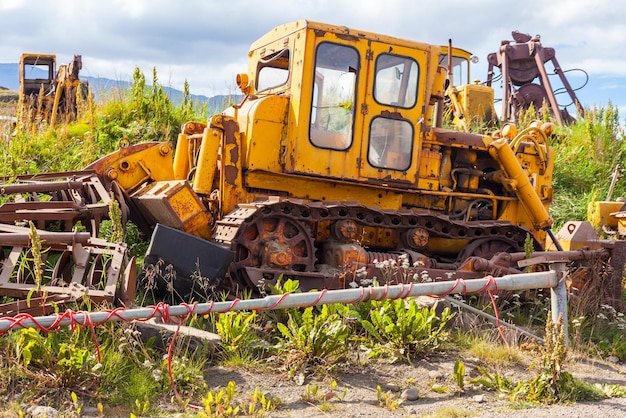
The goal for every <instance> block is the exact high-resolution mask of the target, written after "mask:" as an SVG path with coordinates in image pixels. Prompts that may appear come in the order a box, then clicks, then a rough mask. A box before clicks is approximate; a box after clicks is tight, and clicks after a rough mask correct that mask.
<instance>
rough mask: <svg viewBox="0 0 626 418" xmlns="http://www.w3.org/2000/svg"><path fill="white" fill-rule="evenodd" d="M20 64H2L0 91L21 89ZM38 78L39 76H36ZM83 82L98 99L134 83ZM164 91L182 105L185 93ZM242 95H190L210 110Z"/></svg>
mask: <svg viewBox="0 0 626 418" xmlns="http://www.w3.org/2000/svg"><path fill="white" fill-rule="evenodd" d="M18 69H19V64H18V63H0V89H2V88H6V89H8V90H15V91H17V90H18V89H19V71H18ZM34 77H37V74H35V75H34ZM39 77H40V78H46V77H47V74H46V73H45V72H44V71H41V75H40V76H39ZM79 77H80V79H81V80H85V81H88V82H89V85H90V86H91V90H92V92H93V93H94V95H95V97H96V99H98V98H99V97H103V95H104V94H105V93H106V92H108V91H112V90H115V89H119V90H127V89H130V88H131V87H132V84H133V83H132V82H130V81H123V80H113V79H110V78H105V77H91V76H83V75H80V76H79ZM163 90H164V91H165V93H166V94H167V95H168V97H169V98H170V100H171V101H172V102H174V103H180V102H181V101H182V99H183V92H182V91H181V90H178V89H175V88H173V87H166V86H163ZM240 98H241V95H216V96H211V97H208V96H204V95H201V94H190V99H191V100H192V101H193V102H195V103H199V104H201V105H203V104H205V103H206V104H208V106H209V108H211V109H215V108H220V109H221V108H223V107H224V104H225V103H228V101H229V100H233V101H238V100H239V99H240Z"/></svg>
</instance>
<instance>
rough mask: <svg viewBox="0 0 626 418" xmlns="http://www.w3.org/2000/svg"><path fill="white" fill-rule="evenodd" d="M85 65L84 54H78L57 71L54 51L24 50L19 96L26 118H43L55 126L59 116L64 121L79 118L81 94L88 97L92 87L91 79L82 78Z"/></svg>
mask: <svg viewBox="0 0 626 418" xmlns="http://www.w3.org/2000/svg"><path fill="white" fill-rule="evenodd" d="M81 68H82V57H81V56H80V55H74V57H73V58H72V60H71V61H70V62H69V63H68V64H64V65H60V66H59V69H58V71H57V70H56V55H54V54H30V53H24V54H22V56H21V57H20V63H19V82H20V88H19V96H18V97H19V101H20V103H21V105H20V115H21V118H22V120H36V119H42V120H46V121H48V122H49V124H50V126H54V125H55V124H56V121H57V119H58V118H61V119H63V120H64V121H71V120H73V119H74V118H76V112H77V104H76V100H77V97H78V96H79V95H81V97H83V98H85V97H86V96H87V90H88V89H89V86H88V83H87V82H86V81H84V80H80V79H79V72H80V70H81ZM42 75H43V77H40V76H42Z"/></svg>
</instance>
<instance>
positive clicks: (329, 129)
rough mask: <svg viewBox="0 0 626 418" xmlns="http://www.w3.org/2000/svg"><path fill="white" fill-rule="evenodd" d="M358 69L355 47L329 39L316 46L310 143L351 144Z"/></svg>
mask: <svg viewBox="0 0 626 418" xmlns="http://www.w3.org/2000/svg"><path fill="white" fill-rule="evenodd" d="M358 69H359V54H358V52H357V51H356V49H354V48H352V47H350V46H346V45H339V44H334V43H331V42H323V43H321V44H320V45H319V46H318V47H317V50H316V54H315V76H314V79H313V99H312V103H311V115H310V116H311V118H310V120H311V122H310V126H309V138H310V139H311V142H312V143H313V145H315V146H317V147H320V148H329V149H335V150H345V149H348V148H349V147H350V145H352V141H353V130H354V112H355V109H354V107H355V106H354V103H355V94H356V82H357V74H358Z"/></svg>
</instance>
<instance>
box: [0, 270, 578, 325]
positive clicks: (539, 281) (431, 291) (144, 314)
mask: <svg viewBox="0 0 626 418" xmlns="http://www.w3.org/2000/svg"><path fill="white" fill-rule="evenodd" d="M560 276H561V274H560V272H558V271H552V270H551V271H545V272H535V273H524V274H510V275H506V276H503V277H495V278H494V277H488V278H483V279H472V280H461V279H459V280H456V281H444V282H431V283H409V284H399V285H389V286H375V287H360V288H355V289H342V290H322V291H319V292H307V293H287V294H283V295H271V296H266V297H264V298H258V299H245V300H240V299H235V300H233V301H227V302H206V303H198V304H193V305H189V304H181V305H174V306H170V305H166V304H158V305H156V306H152V307H146V308H135V309H123V308H119V309H115V310H105V311H100V312H81V311H79V312H71V311H67V312H65V313H58V314H55V315H49V316H43V317H36V318H33V317H31V316H30V315H24V316H20V315H19V314H18V315H16V316H14V317H4V318H0V334H1V333H4V332H6V331H10V330H13V329H16V328H40V329H46V330H54V329H57V328H59V327H62V326H68V325H70V326H75V325H90V326H93V325H100V324H103V323H105V322H109V321H133V320H147V319H150V318H153V317H162V318H163V319H164V320H165V321H167V320H169V319H172V318H186V317H188V316H189V315H191V314H199V315H204V314H208V313H211V312H214V313H224V312H230V311H235V310H272V309H284V308H296V307H308V306H315V305H320V304H332V303H346V304H350V303H358V302H361V301H367V300H382V299H402V298H407V297H412V296H421V295H433V296H435V295H439V296H447V295H451V294H471V293H481V292H489V291H491V292H495V291H498V290H526V289H540V288H552V289H554V288H556V287H557V286H558V287H563V289H565V281H564V280H561V277H560ZM553 298H554V295H553ZM554 306H557V312H553V313H552V315H553V317H555V315H556V318H558V315H559V314H562V315H563V320H564V322H566V321H567V317H566V314H567V311H566V309H565V308H566V306H563V303H562V299H561V298H559V303H558V304H556V305H554ZM554 306H553V308H554Z"/></svg>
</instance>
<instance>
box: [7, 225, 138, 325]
mask: <svg viewBox="0 0 626 418" xmlns="http://www.w3.org/2000/svg"><path fill="white" fill-rule="evenodd" d="M29 233H30V229H29V228H24V227H19V226H14V225H6V224H0V249H1V251H0V295H2V296H8V297H12V298H16V299H18V301H16V302H11V303H9V304H7V305H5V306H0V314H2V313H3V312H12V311H15V310H20V311H21V309H23V308H24V304H23V302H21V301H19V299H26V298H31V299H30V300H31V302H32V303H30V304H29V306H26V308H27V309H28V308H33V307H35V308H36V307H43V308H44V309H45V306H47V305H49V304H50V303H51V302H54V303H67V302H73V301H77V300H80V299H82V298H83V297H87V298H89V300H91V301H92V302H94V303H110V304H113V303H122V304H126V305H131V304H132V301H133V299H134V292H135V277H136V268H135V260H134V259H132V260H130V261H129V260H128V255H127V248H126V244H124V243H110V242H107V241H105V240H103V239H99V238H93V237H91V236H90V234H89V233H86V232H49V231H42V230H37V231H36V233H37V235H38V237H39V238H40V239H41V240H42V241H43V243H42V250H41V261H42V264H44V265H45V268H44V272H43V282H44V283H39V284H38V283H35V281H36V278H35V275H34V274H33V273H32V271H33V266H34V257H33V254H32V248H31V241H30V238H29Z"/></svg>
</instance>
